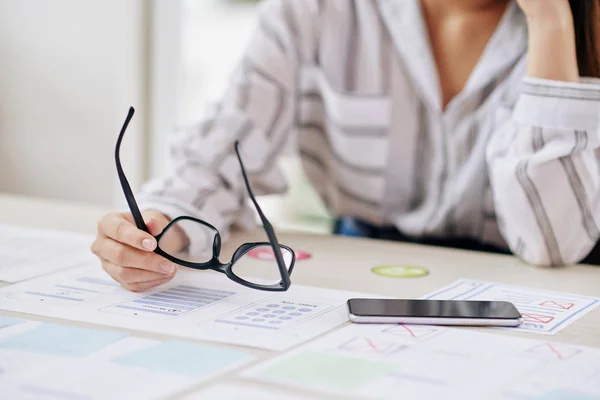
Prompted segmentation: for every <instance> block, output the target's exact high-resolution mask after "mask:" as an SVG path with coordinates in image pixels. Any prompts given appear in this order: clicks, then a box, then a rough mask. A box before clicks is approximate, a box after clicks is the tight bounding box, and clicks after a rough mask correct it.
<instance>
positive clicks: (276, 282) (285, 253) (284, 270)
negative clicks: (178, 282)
mask: <svg viewBox="0 0 600 400" xmlns="http://www.w3.org/2000/svg"><path fill="white" fill-rule="evenodd" d="M134 112H135V110H134V109H133V107H131V108H130V109H129V113H128V114H127V118H126V119H125V123H124V124H123V127H122V128H121V132H120V133H119V138H118V139H117V145H116V147H115V160H116V164H117V172H118V174H119V180H120V181H121V186H122V188H123V193H124V194H125V199H126V200H127V204H129V209H130V210H131V214H132V215H133V219H134V221H135V224H136V225H137V227H138V229H141V230H143V231H145V232H148V233H150V232H149V230H148V227H147V226H146V224H145V223H144V219H143V217H142V214H141V212H140V210H139V207H138V205H137V203H136V201H135V198H134V196H133V191H132V190H131V187H130V186H129V182H128V181H127V178H126V177H125V173H124V172H123V167H122V166H121V159H120V156H119V153H120V149H121V142H122V140H123V136H124V134H125V131H126V130H127V126H128V125H129V122H130V121H131V118H132V117H133V114H134ZM235 152H236V154H237V158H238V161H239V163H240V167H241V170H242V176H243V178H244V183H245V185H246V189H247V191H248V195H249V196H250V199H251V200H252V203H253V204H254V207H255V208H256V211H257V212H258V215H259V217H260V219H261V221H262V224H263V228H264V230H265V232H266V234H267V237H268V239H269V242H256V243H244V244H242V245H241V246H240V247H238V249H237V250H236V251H235V252H234V253H233V256H232V257H231V261H229V262H228V263H226V264H223V263H222V262H221V261H220V260H219V255H220V253H221V235H220V234H219V231H218V230H217V228H215V227H214V226H212V225H211V224H209V223H208V222H206V221H202V220H199V219H197V218H193V217H189V216H181V217H177V218H175V219H173V220H172V221H171V222H170V223H169V224H168V225H167V226H166V227H165V228H164V229H163V231H162V232H161V233H160V234H158V235H156V236H155V238H156V241H157V246H156V249H155V250H154V252H155V253H156V254H159V255H161V256H163V257H164V258H166V259H168V260H169V261H171V262H174V263H176V264H179V265H182V266H184V267H188V268H193V269H198V270H207V269H211V270H213V271H217V272H222V273H224V274H225V275H227V277H228V278H229V279H231V280H233V281H235V282H237V283H239V284H241V285H244V286H247V287H250V288H252V289H258V290H266V291H286V290H287V289H288V288H289V287H290V285H291V281H290V275H291V274H292V269H293V268H294V263H295V261H296V255H295V253H294V251H293V250H292V249H291V248H289V247H288V246H285V245H281V244H279V243H278V241H277V237H276V236H275V231H274V230H273V226H272V225H271V223H270V222H269V221H268V220H267V218H266V217H265V215H264V214H263V212H262V210H261V208H260V206H259V205H258V202H257V201H256V198H255V197H254V193H253V192H252V188H251V187H250V181H249V180H248V175H247V173H246V169H245V168H244V163H243V162H242V157H241V155H240V150H239V142H237V141H236V142H235ZM191 236H193V237H194V242H195V243H196V242H201V243H203V244H204V245H201V246H197V247H198V250H196V249H191V248H190V245H189V242H186V243H182V242H181V238H182V237H191ZM202 239H204V241H203V242H202ZM211 241H212V243H210V242H211ZM211 244H212V246H211ZM265 248H267V250H269V252H271V251H272V253H273V255H274V260H273V261H274V262H272V263H269V262H261V263H255V262H252V259H251V255H252V254H253V253H254V252H256V253H257V254H259V253H261V252H262V251H261V250H264V249H265ZM211 249H212V252H211V251H210V250H211ZM175 254H176V255H175ZM249 254H250V255H249ZM253 274H254V275H258V276H259V278H255V277H253Z"/></svg>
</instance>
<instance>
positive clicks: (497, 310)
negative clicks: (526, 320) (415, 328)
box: [347, 298, 522, 326]
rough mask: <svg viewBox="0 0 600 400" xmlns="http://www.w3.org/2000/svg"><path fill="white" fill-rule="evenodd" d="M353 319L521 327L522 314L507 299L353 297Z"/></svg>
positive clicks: (355, 320)
mask: <svg viewBox="0 0 600 400" xmlns="http://www.w3.org/2000/svg"><path fill="white" fill-rule="evenodd" d="M347 304H348V314H349V318H350V321H352V322H357V323H375V324H415V325H463V326H466V325H478V326H518V325H520V324H521V323H522V317H521V313H520V312H519V310H517V308H516V307H515V306H514V304H512V303H509V302H506V301H479V300H412V299H370V298H365V299H350V300H348V302H347Z"/></svg>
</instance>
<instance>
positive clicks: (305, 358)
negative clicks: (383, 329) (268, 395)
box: [260, 351, 394, 391]
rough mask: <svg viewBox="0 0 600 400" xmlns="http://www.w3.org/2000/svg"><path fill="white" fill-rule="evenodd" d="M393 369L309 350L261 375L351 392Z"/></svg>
mask: <svg viewBox="0 0 600 400" xmlns="http://www.w3.org/2000/svg"><path fill="white" fill-rule="evenodd" d="M393 368H394V367H393V365H389V364H384V363H380V362H376V361H369V360H361V359H357V358H350V357H341V356H335V355H329V354H324V353H316V352H310V351H307V352H304V353H300V354H298V355H295V356H292V357H289V358H284V359H282V360H281V361H279V362H277V363H275V364H274V365H271V366H270V367H268V368H266V369H265V370H263V371H261V372H260V375H261V376H263V377H265V378H267V379H274V380H278V381H286V382H292V383H294V384H297V385H302V386H310V387H326V388H330V389H333V390H344V391H348V389H350V390H352V389H359V388H360V387H362V386H364V385H365V384H368V383H369V382H372V381H373V380H375V379H378V378H381V377H383V376H385V375H386V374H387V373H389V372H390V371H392V370H393Z"/></svg>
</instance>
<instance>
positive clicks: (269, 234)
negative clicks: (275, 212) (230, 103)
mask: <svg viewBox="0 0 600 400" xmlns="http://www.w3.org/2000/svg"><path fill="white" fill-rule="evenodd" d="M235 153H236V155H237V158H238V161H239V163H240V167H241V170H242V176H243V177H244V183H245V184H246V189H247V190H248V195H249V196H250V200H252V203H254V207H256V211H257V212H258V216H259V217H260V220H261V221H262V223H263V226H264V228H265V232H266V233H267V237H268V238H269V241H270V242H271V244H272V245H273V246H274V247H276V248H277V249H278V248H279V242H278V241H277V237H276V236H275V230H274V229H273V226H272V225H271V223H270V222H269V220H268V219H267V217H266V216H265V214H264V213H263V211H262V209H261V208H260V206H259V205H258V201H256V197H255V196H254V192H253V191H252V187H251V186H250V180H249V179H248V174H247V173H246V168H245V167H244V162H243V161H242V157H241V155H240V143H239V141H237V140H236V142H235ZM273 250H274V254H275V258H276V259H277V263H278V264H279V269H280V271H281V274H282V276H283V278H284V281H285V284H286V285H289V275H288V271H287V269H286V268H285V262H284V260H283V257H282V255H281V251H275V249H273Z"/></svg>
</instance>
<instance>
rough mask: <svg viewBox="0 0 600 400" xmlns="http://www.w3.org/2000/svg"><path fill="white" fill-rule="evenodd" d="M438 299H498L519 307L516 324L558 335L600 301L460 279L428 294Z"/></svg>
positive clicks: (522, 327) (543, 332)
mask: <svg viewBox="0 0 600 400" xmlns="http://www.w3.org/2000/svg"><path fill="white" fill-rule="evenodd" d="M425 298H427V299H436V300H497V301H508V302H511V303H513V304H514V305H515V307H517V309H518V310H519V312H520V313H521V315H522V316H523V323H522V324H521V325H520V326H519V327H515V328H498V329H518V330H525V331H530V332H537V333H542V334H547V335H555V334H556V333H558V332H560V331H561V330H562V329H564V328H565V327H567V326H568V325H569V324H571V323H573V322H574V321H575V320H577V319H578V318H581V317H583V316H584V315H585V314H587V313H588V312H590V311H592V310H593V309H594V308H596V307H598V306H599V305H600V299H598V298H594V297H588V296H581V295H577V294H570V293H558V292H551V291H548V290H539V289H532V288H525V287H519V286H511V285H504V284H498V283H490V282H480V281H473V280H467V279H461V280H458V281H456V282H454V283H452V284H450V285H448V286H447V287H445V288H442V289H440V290H438V291H437V292H435V293H432V294H430V295H428V296H425Z"/></svg>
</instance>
